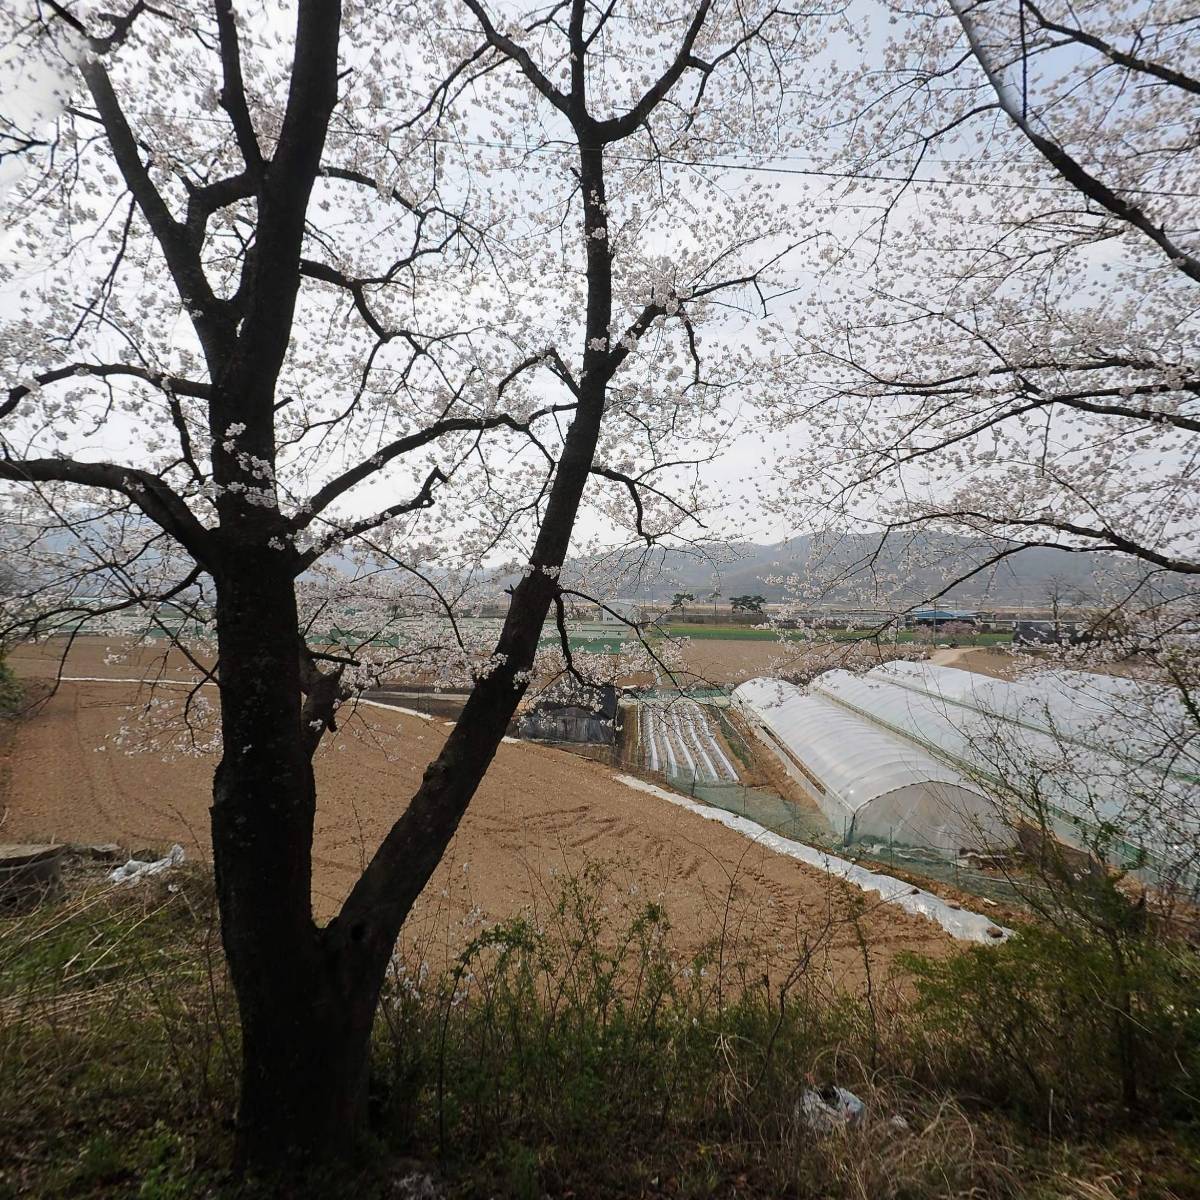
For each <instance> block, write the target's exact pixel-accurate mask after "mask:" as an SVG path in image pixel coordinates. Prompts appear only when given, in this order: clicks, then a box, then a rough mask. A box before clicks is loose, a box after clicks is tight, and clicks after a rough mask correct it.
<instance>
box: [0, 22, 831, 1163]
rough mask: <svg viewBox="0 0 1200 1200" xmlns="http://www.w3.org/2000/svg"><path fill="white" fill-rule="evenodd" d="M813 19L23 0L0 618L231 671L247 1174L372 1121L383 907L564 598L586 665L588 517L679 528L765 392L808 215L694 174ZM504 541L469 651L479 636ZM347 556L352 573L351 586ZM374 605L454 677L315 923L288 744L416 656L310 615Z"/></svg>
mask: <svg viewBox="0 0 1200 1200" xmlns="http://www.w3.org/2000/svg"><path fill="white" fill-rule="evenodd" d="M825 20H826V17H825V16H824V15H822V14H819V13H818V14H817V15H815V16H814V17H812V18H811V19H810V18H808V17H807V16H805V14H804V13H802V12H797V11H794V10H787V11H785V10H783V9H781V8H778V7H776V6H775V5H774V4H773V3H770V2H762V0H751V3H749V4H746V3H738V4H731V3H724V2H722V0H685V2H675V0H668V3H666V4H662V3H655V4H646V3H642V2H640V0H638V2H630V3H621V4H618V3H613V4H609V5H607V6H603V7H601V6H596V5H593V4H588V3H586V2H585V0H564V2H562V3H556V4H554V5H551V6H549V7H542V8H537V9H530V10H529V11H528V12H525V13H519V12H516V11H515V10H514V9H512V8H511V7H509V8H505V9H504V10H502V11H501V10H494V9H491V8H489V7H487V6H486V5H485V4H483V3H482V2H481V0H463V2H462V4H461V5H456V4H443V3H430V4H422V5H417V6H413V7H409V6H405V5H399V4H391V3H382V4H373V5H362V4H357V3H351V2H350V0H346V2H345V3H343V4H339V3H338V2H337V0H296V2H295V3H294V4H293V5H288V6H285V7H284V9H283V10H279V9H276V8H275V7H274V6H271V5H264V6H261V7H260V6H258V5H255V4H251V3H248V2H247V3H242V2H239V3H237V4H235V3H234V0H186V2H184V0H168V2H167V3H165V4H157V3H155V4H150V3H146V2H145V0H136V3H134V4H133V6H132V7H130V8H128V9H127V10H126V11H125V12H124V13H123V14H120V15H113V14H111V13H109V12H107V11H106V10H105V9H104V8H103V7H100V6H93V5H92V4H90V3H69V2H68V0H31V3H30V5H29V6H28V7H27V8H23V9H20V11H15V10H14V8H13V7H12V6H9V7H6V9H5V15H4V17H3V28H4V32H5V34H6V40H7V41H8V43H9V44H10V45H12V46H15V47H17V48H18V52H19V53H18V55H17V58H16V60H15V61H17V62H18V64H19V66H20V68H21V70H23V71H25V72H26V78H27V80H30V81H33V82H37V81H38V80H42V81H44V80H45V79H51V80H52V81H57V82H55V83H54V86H53V87H51V88H49V89H47V90H46V91H45V95H44V97H43V100H44V103H42V106H41V108H40V109H38V110H37V112H36V113H35V114H34V116H28V115H26V116H17V117H14V116H10V117H9V118H8V119H7V122H6V124H5V126H4V128H3V130H2V131H0V139H2V142H0V152H3V153H4V154H5V155H6V160H5V164H4V165H5V169H6V172H7V174H6V178H7V179H9V187H10V192H9V195H8V196H7V197H6V205H7V210H8V223H9V231H10V232H9V234H8V238H7V243H6V253H7V258H6V261H5V267H4V279H3V286H4V295H5V299H6V303H9V302H11V303H10V304H9V311H10V312H13V311H14V309H15V315H13V316H12V317H11V319H9V320H7V321H6V322H5V325H4V333H3V340H2V342H0V358H2V360H3V370H4V373H5V375H6V377H7V381H8V382H7V384H6V388H5V391H4V393H3V398H2V399H0V421H2V422H3V426H2V429H0V432H2V440H0V452H2V453H0V479H4V480H7V481H9V485H10V487H9V490H8V492H7V493H6V495H5V498H4V504H5V506H6V516H7V518H8V520H7V521H6V535H5V536H6V538H7V540H8V542H9V546H8V549H9V550H11V551H12V553H13V554H15V555H23V556H24V561H26V563H27V564H28V568H27V570H28V574H27V576H26V584H25V586H24V588H23V591H22V596H21V603H20V604H19V605H17V606H15V607H14V606H10V612H11V613H12V614H13V615H12V617H11V619H10V622H9V625H10V628H11V629H14V630H15V629H23V630H25V631H27V632H28V631H31V630H32V631H33V632H39V631H42V632H44V631H46V630H47V629H51V628H54V627H56V622H57V624H58V625H59V626H61V623H62V621H63V620H65V619H71V620H77V619H80V618H83V617H87V616H89V615H92V614H105V613H107V614H109V615H111V614H112V613H113V612H116V611H126V610H136V611H137V612H138V613H140V614H143V618H144V619H145V620H147V621H149V622H158V624H159V625H160V626H162V627H164V628H167V627H169V629H170V632H171V633H172V636H175V637H176V638H177V639H178V640H179V642H180V644H181V645H184V646H185V648H187V643H186V637H185V635H184V632H183V630H185V629H186V628H188V627H191V626H204V625H205V624H206V623H207V622H209V620H210V618H211V627H212V629H213V630H214V632H215V644H214V648H215V666H210V665H208V660H206V659H205V658H204V657H203V655H201V654H200V653H198V652H194V651H191V650H189V653H192V654H193V659H194V661H195V664H196V666H197V669H198V671H200V672H202V673H203V674H205V675H207V674H211V678H212V679H213V680H214V681H215V683H216V685H217V688H218V690H219V696H220V745H221V753H222V757H221V759H220V764H219V766H218V767H217V770H216V775H215V779H214V785H213V805H212V827H211V836H212V849H213V858H214V865H215V873H216V881H217V891H218V898H219V905H220V913H221V922H222V932H223V940H224V946H225V951H226V956H227V959H228V964H229V970H230V974H231V978H232V981H233V985H234V989H235V992H236V995H237V999H238V1004H239V1008H240V1013H241V1023H242V1054H243V1070H242V1082H241V1102H240V1111H239V1121H238V1145H237V1160H238V1162H239V1163H240V1164H241V1165H242V1166H243V1167H248V1168H253V1169H273V1168H276V1167H279V1166H282V1165H285V1164H289V1163H294V1162H295V1161H297V1160H298V1159H300V1158H317V1159H323V1158H330V1157H334V1156H337V1155H340V1154H342V1153H344V1152H345V1151H346V1150H347V1149H348V1148H349V1147H350V1146H351V1145H352V1144H353V1142H354V1140H355V1138H356V1137H357V1135H358V1134H359V1132H360V1131H361V1128H362V1122H363V1119H364V1115H365V1097H366V1081H367V1070H368V1052H369V1041H370V1032H371V1028H372V1022H373V1019H374V1013H375V1009H376V1004H377V999H378V995H379V991H380V987H381V985H382V982H383V979H384V976H385V971H386V969H387V966H388V962H389V957H390V955H391V954H392V951H393V947H394V944H395V941H396V938H397V935H398V932H399V930H400V927H401V925H402V923H403V921H404V919H405V916H406V914H407V913H408V912H409V909H410V907H411V906H412V904H413V902H414V900H415V899H416V897H417V896H418V895H419V893H420V892H421V890H422V888H423V887H424V886H425V884H426V882H427V880H428V879H429V877H430V875H431V873H432V872H433V870H434V868H435V867H436V865H437V863H438V861H439V859H440V857H441V855H442V853H443V850H444V849H445V847H446V845H447V843H448V842H449V840H450V838H451V837H452V836H453V834H454V832H455V829H456V828H457V826H458V824H459V821H460V819H461V818H462V815H463V813H464V811H465V809H466V808H467V805H468V804H469V802H470V800H471V798H472V796H473V794H474V792H475V790H476V788H477V786H478V784H479V781H480V779H481V778H482V776H483V775H484V773H485V772H486V770H487V768H488V765H489V763H490V761H491V759H492V756H493V754H494V753H495V751H496V748H497V745H498V744H499V742H500V740H501V737H502V736H503V734H504V732H505V729H506V727H507V725H508V723H509V720H510V719H511V717H512V716H513V713H514V711H515V709H516V707H517V705H518V703H519V702H520V701H521V699H522V696H523V694H524V692H525V691H526V689H527V687H528V686H529V683H530V679H531V676H532V675H533V674H534V673H535V671H537V670H538V663H537V654H538V648H539V642H540V640H541V638H542V631H543V625H544V623H545V621H546V619H547V616H548V614H556V615H557V617H558V619H559V622H560V629H561V632H562V636H561V638H560V641H561V646H560V648H559V650H558V661H557V669H560V670H561V669H564V668H569V667H571V665H572V664H571V662H570V657H571V651H570V645H569V641H568V639H567V638H566V636H565V625H563V624H562V623H563V621H564V615H563V614H564V611H565V609H566V607H567V606H568V605H569V604H570V603H571V602H572V600H574V599H576V597H575V595H574V592H575V591H576V590H577V588H576V587H574V586H573V585H571V584H569V583H568V582H567V581H566V577H565V576H564V575H563V568H564V564H565V563H567V559H568V551H569V550H570V548H571V545H572V536H573V533H574V532H575V531H576V528H577V523H578V521H579V519H580V514H581V512H584V511H585V510H587V509H589V506H590V511H592V512H593V513H594V514H597V517H598V519H600V520H603V521H607V522H611V523H614V524H619V526H620V527H621V528H624V529H626V530H627V531H628V536H629V538H630V540H631V541H632V543H634V544H639V543H640V544H642V545H644V546H646V547H652V546H654V545H656V544H657V543H658V542H660V541H662V540H664V539H671V538H673V537H680V536H686V534H687V532H688V530H689V529H691V528H696V522H697V521H699V520H701V519H702V516H703V503H702V500H703V494H702V493H703V488H702V467H703V464H704V463H705V462H706V461H707V460H708V459H709V458H710V457H711V455H712V454H713V453H714V452H715V450H716V449H718V448H719V447H720V446H721V445H722V440H723V438H724V437H725V436H726V432H727V428H728V424H729V417H728V414H727V411H726V409H725V408H724V407H723V404H724V401H725V399H726V396H727V395H729V394H730V393H731V392H732V391H734V390H736V389H738V388H740V387H743V386H744V385H745V383H746V381H747V378H748V376H749V371H748V368H747V363H746V358H745V354H744V352H743V351H741V350H738V349H737V348H736V343H733V342H729V341H726V340H722V339H721V338H713V339H712V340H711V341H710V339H709V337H708V335H707V332H706V331H707V329H708V328H710V327H716V328H717V329H718V330H721V329H727V328H729V326H730V323H731V322H732V323H733V324H734V325H735V326H736V324H737V322H738V321H741V320H750V319H753V318H754V317H755V315H756V314H761V313H762V312H763V311H764V309H765V307H766V306H767V305H768V303H769V301H770V298H771V294H772V292H771V289H772V286H773V285H772V279H773V272H774V270H775V268H776V266H777V264H778V263H779V262H780V261H781V258H782V256H783V255H785V254H786V253H787V251H788V249H789V244H790V241H795V240H796V239H795V238H794V237H793V238H791V239H790V241H789V237H788V236H787V234H788V229H789V228H790V226H791V221H790V219H789V217H788V216H787V214H786V213H785V212H784V210H783V209H782V208H781V207H779V206H777V205H775V204H774V203H773V202H772V195H771V192H770V189H769V188H766V187H764V186H761V185H759V184H753V185H747V186H746V187H744V188H743V189H742V190H741V191H740V192H739V190H738V185H731V184H730V183H729V181H728V180H725V179H722V178H720V177H719V176H714V175H712V174H708V175H706V174H704V173H702V172H700V171H699V170H698V169H696V167H695V166H694V165H693V164H694V163H696V162H697V161H698V160H700V159H702V158H704V157H705V156H706V155H707V156H711V155H712V154H714V153H720V152H721V150H722V149H723V148H725V147H728V146H730V145H736V146H737V147H739V148H740V149H741V150H743V151H750V152H759V151H766V150H768V149H770V148H771V147H772V146H774V145H776V144H777V143H778V138H779V136H780V134H779V127H778V113H779V112H780V104H781V98H782V97H783V95H784V94H785V93H787V91H788V89H789V88H790V87H792V86H793V84H794V74H795V72H796V71H797V70H799V65H800V64H801V63H802V62H803V61H804V60H805V58H806V57H807V56H808V55H810V54H811V53H813V52H814V51H815V49H816V48H817V47H819V45H820V39H819V28H818V26H819V24H820V23H823V22H824V21H825ZM9 61H10V63H11V62H12V61H14V60H13V59H12V58H11V56H10V60H9ZM27 90H28V89H27ZM34 107H35V108H36V106H34ZM14 163H15V164H16V165H17V166H18V167H19V168H20V170H19V171H17V172H14V171H12V170H10V167H11V166H12V164H14ZM14 175H15V178H14ZM514 559H515V560H517V561H519V562H520V563H521V571H520V574H519V576H518V581H517V582H516V583H515V584H514V585H513V586H512V588H511V595H510V597H509V599H508V607H507V615H506V616H505V617H504V619H503V621H502V623H501V624H500V627H499V630H498V633H496V634H494V635H493V637H492V638H491V640H490V642H489V644H488V645H486V646H484V645H480V644H479V641H480V639H479V637H478V636H476V637H475V638H474V640H473V641H472V639H471V638H470V637H468V636H467V635H466V634H465V633H464V632H463V626H464V623H463V622H461V621H460V618H462V617H463V616H464V615H467V614H469V613H470V612H471V611H472V608H471V606H472V604H475V603H477V600H478V596H479V588H480V587H481V586H482V585H483V583H485V582H486V579H487V578H488V577H489V574H490V573H491V571H492V569H493V567H495V566H496V565H497V564H498V563H499V562H501V561H504V560H514ZM347 562H350V563H351V564H353V569H354V570H355V571H358V572H359V573H360V576H362V577H368V576H369V578H370V580H371V582H370V584H369V585H368V584H367V583H364V582H361V580H360V583H359V584H358V585H357V588H347V585H346V583H345V577H344V572H343V571H342V567H344V566H345V564H346V563H347ZM323 564H324V565H323ZM329 564H332V566H330V565H329ZM385 576H386V577H388V578H394V579H395V578H398V579H400V580H402V581H403V583H402V584H395V585H392V586H390V587H385V586H384V585H383V584H382V583H381V582H379V581H380V580H381V579H383V578H384V577H385ZM368 596H371V597H373V598H374V599H376V600H377V601H378V604H379V611H380V612H382V611H383V610H384V609H386V610H387V619H391V618H394V617H396V616H401V617H413V618H420V619H421V621H420V623H419V624H418V628H419V630H420V632H419V633H418V634H416V635H412V634H411V632H410V634H409V635H408V637H409V640H408V642H407V643H406V644H407V646H408V653H409V656H410V657H412V656H413V655H416V656H417V657H420V658H421V659H422V660H423V661H424V660H427V659H428V660H436V659H437V658H438V656H449V657H450V658H451V659H453V661H454V663H455V670H457V671H458V672H459V673H460V674H462V675H465V676H466V677H467V678H469V680H470V686H471V691H470V696H469V698H468V700H467V702H466V706H465V709H464V711H463V714H462V717H461V719H460V720H459V721H458V722H457V723H456V724H455V726H454V728H453V730H452V732H451V733H450V734H449V736H448V738H447V739H446V742H445V745H444V747H443V748H442V749H441V751H440V753H439V754H438V755H437V757H436V758H435V759H434V760H433V761H432V762H431V763H430V764H429V766H428V769H427V770H426V772H425V775H424V778H423V781H422V784H421V786H420V788H419V789H418V791H417V792H416V794H415V795H413V796H411V797H396V798H395V801H396V820H395V823H394V825H393V826H392V827H391V829H390V832H389V833H388V834H387V835H386V837H385V838H384V840H383V842H382V844H381V845H380V846H379V847H378V848H377V849H376V851H375V853H374V855H373V857H372V858H371V859H370V861H369V863H368V865H367V867H366V869H365V870H364V871H363V873H362V875H361V877H360V878H359V879H358V880H357V882H356V883H355V884H354V885H353V887H352V889H351V890H350V893H349V895H348V896H347V897H346V899H345V902H344V903H343V905H342V907H341V909H340V911H339V913H338V915H337V916H336V917H335V918H334V919H333V920H332V921H330V922H329V923H328V924H327V925H325V926H323V927H321V926H318V925H317V923H316V922H315V921H314V918H313V910H312V903H311V870H312V860H311V843H312V834H313V820H314V813H315V810H316V805H317V803H318V798H317V795H316V790H315V785H314V779H313V770H312V756H313V754H314V752H315V751H316V750H317V748H318V746H319V745H320V744H321V743H322V741H323V740H327V739H328V738H329V737H330V736H332V734H333V733H334V732H335V731H336V716H337V713H338V710H339V708H340V707H341V706H343V705H344V704H345V703H347V702H348V700H349V699H350V698H351V697H352V696H353V694H354V693H355V692H356V691H357V690H358V689H359V688H360V687H361V686H363V684H364V683H365V682H369V681H370V680H372V679H374V678H377V677H378V675H379V673H380V672H381V670H383V669H384V668H385V667H386V665H387V664H390V663H392V662H394V661H395V659H396V658H398V657H399V658H403V657H404V654H403V653H402V652H397V651H394V650H390V649H389V650H387V651H386V652H384V653H383V654H382V658H381V657H380V655H379V654H376V653H375V651H374V650H373V649H372V646H371V645H370V644H369V643H370V642H371V639H370V638H365V639H362V640H361V642H360V644H354V645H350V644H346V645H342V644H339V645H337V646H335V647H331V645H330V639H329V636H328V635H322V634H321V633H320V630H321V629H322V628H323V626H321V625H320V624H319V623H317V617H316V615H315V614H317V613H318V612H320V611H323V610H324V609H325V607H326V606H327V605H329V604H331V603H340V602H346V601H347V600H349V601H356V602H361V603H362V604H364V605H365V604H366V600H365V599H363V600H361V601H358V599H357V598H358V597H368ZM339 598H340V599H339ZM180 612H182V613H183V614H184V619H183V620H173V619H172V620H169V619H168V614H170V613H174V614H176V615H178V614H179V613H180ZM372 619H373V620H374V619H375V618H374V617H372ZM383 619H384V618H383V617H380V618H379V620H380V621H382V620H383ZM408 628H409V629H410V631H411V628H412V626H411V624H410V625H409V626H408ZM381 664H383V665H381Z"/></svg>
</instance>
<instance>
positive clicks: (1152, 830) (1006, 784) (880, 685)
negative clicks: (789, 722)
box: [810, 663, 1200, 876]
mask: <svg viewBox="0 0 1200 1200" xmlns="http://www.w3.org/2000/svg"><path fill="white" fill-rule="evenodd" d="M810 693H811V694H812V695H813V696H815V697H820V698H822V699H824V700H826V701H829V702H832V703H835V704H838V705H840V706H841V707H842V708H843V709H845V710H846V711H847V712H848V713H850V714H853V715H855V716H857V717H859V718H861V719H863V720H865V721H868V722H870V723H871V724H873V725H875V726H877V727H878V728H880V729H884V730H887V731H888V732H890V733H892V734H894V735H896V736H899V737H901V738H904V739H905V740H909V741H912V742H914V743H916V744H917V745H918V746H921V747H923V748H924V749H926V750H927V751H929V752H930V753H931V754H933V755H935V756H936V757H938V758H940V759H942V760H943V761H945V762H947V763H949V764H951V765H953V766H955V767H957V768H959V769H960V770H962V771H963V772H964V774H966V775H969V776H970V777H971V778H973V779H976V780H978V781H980V783H981V784H982V785H983V786H984V787H985V788H986V789H987V790H989V791H991V792H993V793H994V794H995V795H996V796H997V797H998V798H999V799H1001V800H1002V801H1003V802H1004V803H1005V804H1006V806H1008V808H1009V809H1010V810H1012V811H1016V812H1017V813H1018V814H1021V815H1024V816H1025V817H1026V818H1027V819H1032V820H1035V821H1040V820H1045V821H1047V822H1048V823H1049V825H1050V826H1051V827H1052V828H1053V829H1054V831H1055V832H1056V833H1057V834H1058V836H1060V837H1062V838H1063V839H1064V840H1066V841H1068V842H1074V843H1076V844H1079V843H1081V842H1083V841H1088V842H1094V840H1095V838H1096V835H1097V833H1099V832H1101V831H1103V832H1104V837H1105V838H1106V839H1107V840H1108V841H1109V843H1110V846H1109V852H1110V854H1111V856H1112V857H1113V858H1114V859H1115V860H1116V861H1119V862H1121V863H1124V864H1128V865H1133V866H1137V867H1139V869H1141V870H1143V871H1144V872H1145V873H1146V874H1148V875H1150V876H1155V875H1161V874H1162V873H1163V872H1164V871H1170V870H1172V869H1173V865H1174V864H1178V863H1181V862H1185V861H1187V860H1188V858H1189V856H1190V855H1191V854H1192V848H1193V847H1194V846H1195V845H1196V839H1197V837H1198V836H1200V757H1198V756H1200V737H1198V736H1197V735H1198V732H1200V731H1197V729H1196V727H1195V723H1194V722H1192V721H1189V719H1188V717H1187V714H1186V712H1185V711H1184V710H1183V707H1182V705H1181V704H1180V703H1179V702H1178V700H1177V699H1176V698H1175V696H1174V695H1173V693H1172V692H1171V691H1170V690H1169V689H1166V688H1163V687H1161V686H1157V685H1153V684H1146V683H1139V682H1136V681H1133V680H1124V679H1112V678H1109V677H1106V676H1100V675H1093V674H1089V673H1085V672H1078V671H1056V672H1040V673H1038V674H1034V675H1030V676H1027V677H1025V678H1024V679H1022V680H1021V681H1020V682H1015V683H1010V682H1007V681H1004V680H996V679H989V678H986V677H983V676H979V675H975V674H972V673H970V672H967V671H960V670H957V669H955V668H952V667H938V666H933V665H930V664H927V663H891V664H888V665H886V666H883V667H877V668H875V669H874V670H872V671H869V672H867V674H866V675H852V674H850V673H849V672H847V671H828V672H826V673H825V674H824V675H821V676H819V677H818V678H817V679H816V680H814V681H813V683H812V685H811V687H810Z"/></svg>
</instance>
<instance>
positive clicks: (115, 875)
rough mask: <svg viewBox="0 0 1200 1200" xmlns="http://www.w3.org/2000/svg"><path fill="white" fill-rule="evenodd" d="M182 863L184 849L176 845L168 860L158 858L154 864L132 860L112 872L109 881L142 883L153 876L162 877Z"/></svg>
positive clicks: (172, 848) (167, 857)
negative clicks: (164, 873)
mask: <svg viewBox="0 0 1200 1200" xmlns="http://www.w3.org/2000/svg"><path fill="white" fill-rule="evenodd" d="M182 862H183V847H182V846H180V845H179V844H178V843H176V844H175V845H174V846H172V847H171V853H170V854H168V855H167V856H166V858H157V859H155V860H154V861H153V862H145V861H143V860H142V859H137V858H131V859H130V860H129V861H128V862H127V863H126V864H125V865H124V866H123V867H118V868H117V869H116V870H115V871H110V872H109V875H108V880H109V882H110V883H140V882H141V881H142V880H143V879H148V878H149V877H150V876H151V875H161V874H162V873H163V872H164V871H169V870H170V869H171V868H172V867H177V866H179V865H180V863H182Z"/></svg>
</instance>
